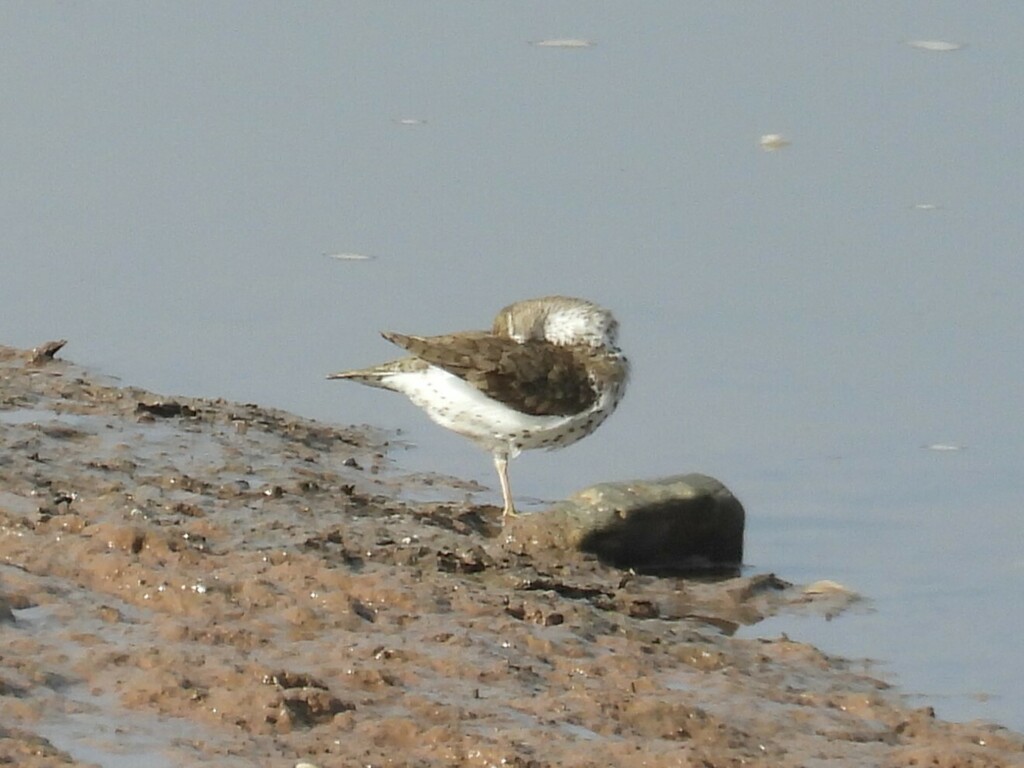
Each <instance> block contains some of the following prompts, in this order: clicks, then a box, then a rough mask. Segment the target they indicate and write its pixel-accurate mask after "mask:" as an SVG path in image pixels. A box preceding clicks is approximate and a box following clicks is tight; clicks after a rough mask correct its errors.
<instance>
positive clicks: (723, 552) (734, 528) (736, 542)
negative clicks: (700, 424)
mask: <svg viewBox="0 0 1024 768" xmlns="http://www.w3.org/2000/svg"><path fill="white" fill-rule="evenodd" d="M530 518H537V522H535V521H532V520H531V519H530ZM541 518H543V524H544V525H545V526H546V527H547V528H548V530H549V531H553V532H557V533H556V535H558V536H561V537H563V538H564V544H565V545H567V546H569V547H572V548H575V549H578V550H580V551H582V552H588V553H591V554H594V555H597V557H598V558H599V559H600V560H601V561H603V562H605V563H607V564H609V565H612V566H615V567H617V568H631V569H633V570H636V571H638V572H643V573H672V574H683V573H693V572H715V573H726V574H735V573H737V572H738V570H739V567H740V565H741V563H742V562H743V526H744V519H745V513H744V511H743V505H742V504H740V502H739V500H738V499H737V498H736V497H735V496H733V494H732V493H731V492H730V491H729V489H728V488H726V487H725V486H724V485H723V484H722V483H720V482H719V481H718V480H716V479H714V478H713V477H708V476H707V475H701V474H688V475H675V476H672V477H666V478H662V479H659V480H636V481H633V482H625V483H602V484H600V485H595V486H591V487H590V488H587V489H585V490H583V491H580V492H579V493H577V494H575V495H573V496H571V497H570V498H569V499H567V500H566V501H564V502H561V503H559V504H556V505H555V507H554V508H552V509H551V510H550V511H548V512H544V513H541V514H540V515H530V516H524V517H522V518H516V519H515V520H516V529H517V538H521V534H520V533H519V532H520V531H521V533H527V531H526V530H525V529H526V528H530V527H533V526H534V525H536V524H537V523H539V521H540V519H541ZM520 521H521V522H520ZM533 538H534V540H536V536H535V537H533ZM552 543H554V542H552ZM555 545H556V546H557V543H555Z"/></svg>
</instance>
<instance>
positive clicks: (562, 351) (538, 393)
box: [384, 332, 597, 416]
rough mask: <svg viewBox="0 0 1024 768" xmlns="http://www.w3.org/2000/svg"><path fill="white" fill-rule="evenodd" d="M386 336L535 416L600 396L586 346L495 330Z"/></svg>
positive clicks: (568, 410) (580, 406)
mask: <svg viewBox="0 0 1024 768" xmlns="http://www.w3.org/2000/svg"><path fill="white" fill-rule="evenodd" d="M384 338H386V339H387V340H388V341H391V342H393V343H395V344H397V345H398V346H400V347H403V348H404V349H406V350H408V351H409V352H410V353H411V354H413V355H415V356H416V357H418V358H420V359H421V360H424V361H426V362H428V363H430V364H431V365H436V366H437V367H439V368H443V369H444V370H446V371H448V372H449V373H451V374H453V375H455V376H458V377H459V378H460V379H463V380H464V381H466V382H468V383H470V384H472V385H473V386H474V387H476V388H477V389H479V390H480V391H481V392H483V393H484V394H486V395H487V396H488V397H490V398H492V399H494V400H497V401H499V402H501V403H504V404H505V405H508V406H511V407H513V408H515V409H517V410H520V411H522V412H523V413H529V414H532V415H534V416H556V415H557V416H565V415H568V414H572V413H578V412H580V411H582V410H585V409H586V408H588V407H589V406H591V405H593V403H594V401H595V399H596V397H597V395H596V393H595V392H594V388H593V386H592V384H591V382H590V377H589V376H588V375H587V370H586V366H585V364H584V363H585V361H586V358H587V357H588V351H587V350H586V349H585V348H579V349H577V348H574V347H564V346H557V345H555V344H549V343H548V342H544V341H527V342H526V343H523V344H521V343H519V342H517V341H515V340H513V339H507V338H503V337H500V336H494V335H492V334H490V333H484V332H479V333H478V332H471V333H456V334H450V335H447V336H426V337H424V336H406V335H404V334H401V333H385V334H384Z"/></svg>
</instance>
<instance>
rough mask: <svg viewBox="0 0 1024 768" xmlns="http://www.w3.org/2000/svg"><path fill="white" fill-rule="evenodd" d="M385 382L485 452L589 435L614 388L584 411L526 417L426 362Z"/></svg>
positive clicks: (614, 398)
mask: <svg viewBox="0 0 1024 768" xmlns="http://www.w3.org/2000/svg"><path fill="white" fill-rule="evenodd" d="M386 386H387V387H388V388H390V389H395V390H397V391H399V392H402V393H403V394H404V395H406V396H407V397H408V398H409V399H410V400H412V401H413V402H414V403H415V404H416V405H418V406H419V407H420V408H422V409H423V410H425V411H426V412H427V414H428V415H429V416H430V418H431V419H433V420H434V421H435V422H437V423H438V424H440V425H441V426H442V427H446V428H447V429H450V430H452V431H453V432H458V433H459V434H460V435H463V436H464V437H467V438H469V439H470V440H473V441H474V442H475V443H477V445H479V446H481V447H483V448H486V449H487V450H489V451H495V450H498V451H508V453H509V455H510V456H515V455H516V454H518V453H519V452H520V451H521V450H530V449H534V448H561V447H563V446H566V445H570V444H572V443H574V442H576V441H577V440H579V439H580V438H582V437H585V436H586V435H588V434H590V433H591V432H593V431H594V429H596V428H597V426H598V425H599V424H600V423H601V422H603V421H604V420H605V419H606V418H607V417H608V415H609V414H610V413H611V412H612V411H613V410H614V409H615V406H616V405H617V403H618V397H619V394H618V393H617V392H607V393H605V394H604V395H603V396H602V397H601V398H600V399H599V400H598V401H597V403H595V404H594V406H592V407H591V408H590V409H588V410H587V411H584V412H582V413H579V414H574V415H569V416H532V415H530V414H527V413H522V412H520V411H517V410H515V409H514V408H510V407H509V406H507V405H505V404H503V403H499V402H498V401H496V400H492V399H491V398H489V397H487V396H486V395H485V394H483V393H482V392H481V391H480V390H478V389H477V388H476V387H474V386H472V385H471V384H467V383H466V382H465V381H463V380H462V379H460V378H459V377H458V376H454V375H453V374H450V373H448V372H447V371H445V370H443V369H441V368H437V367H435V366H430V367H429V368H427V369H426V370H425V371H417V372H415V373H395V374H392V375H390V376H388V377H387V384H386Z"/></svg>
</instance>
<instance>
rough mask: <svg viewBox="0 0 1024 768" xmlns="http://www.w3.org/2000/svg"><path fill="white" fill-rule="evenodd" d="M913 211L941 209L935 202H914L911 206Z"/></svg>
mask: <svg viewBox="0 0 1024 768" xmlns="http://www.w3.org/2000/svg"><path fill="white" fill-rule="evenodd" d="M911 207H912V208H913V209H914V210H915V211H939V210H942V206H941V205H936V204H935V203H914V204H913V205H912V206H911Z"/></svg>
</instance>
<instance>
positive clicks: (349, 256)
mask: <svg viewBox="0 0 1024 768" xmlns="http://www.w3.org/2000/svg"><path fill="white" fill-rule="evenodd" d="M324 255H325V256H327V258H329V259H337V260H338V261H373V259H374V257H373V256H369V255H367V254H365V253H327V254H324Z"/></svg>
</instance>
